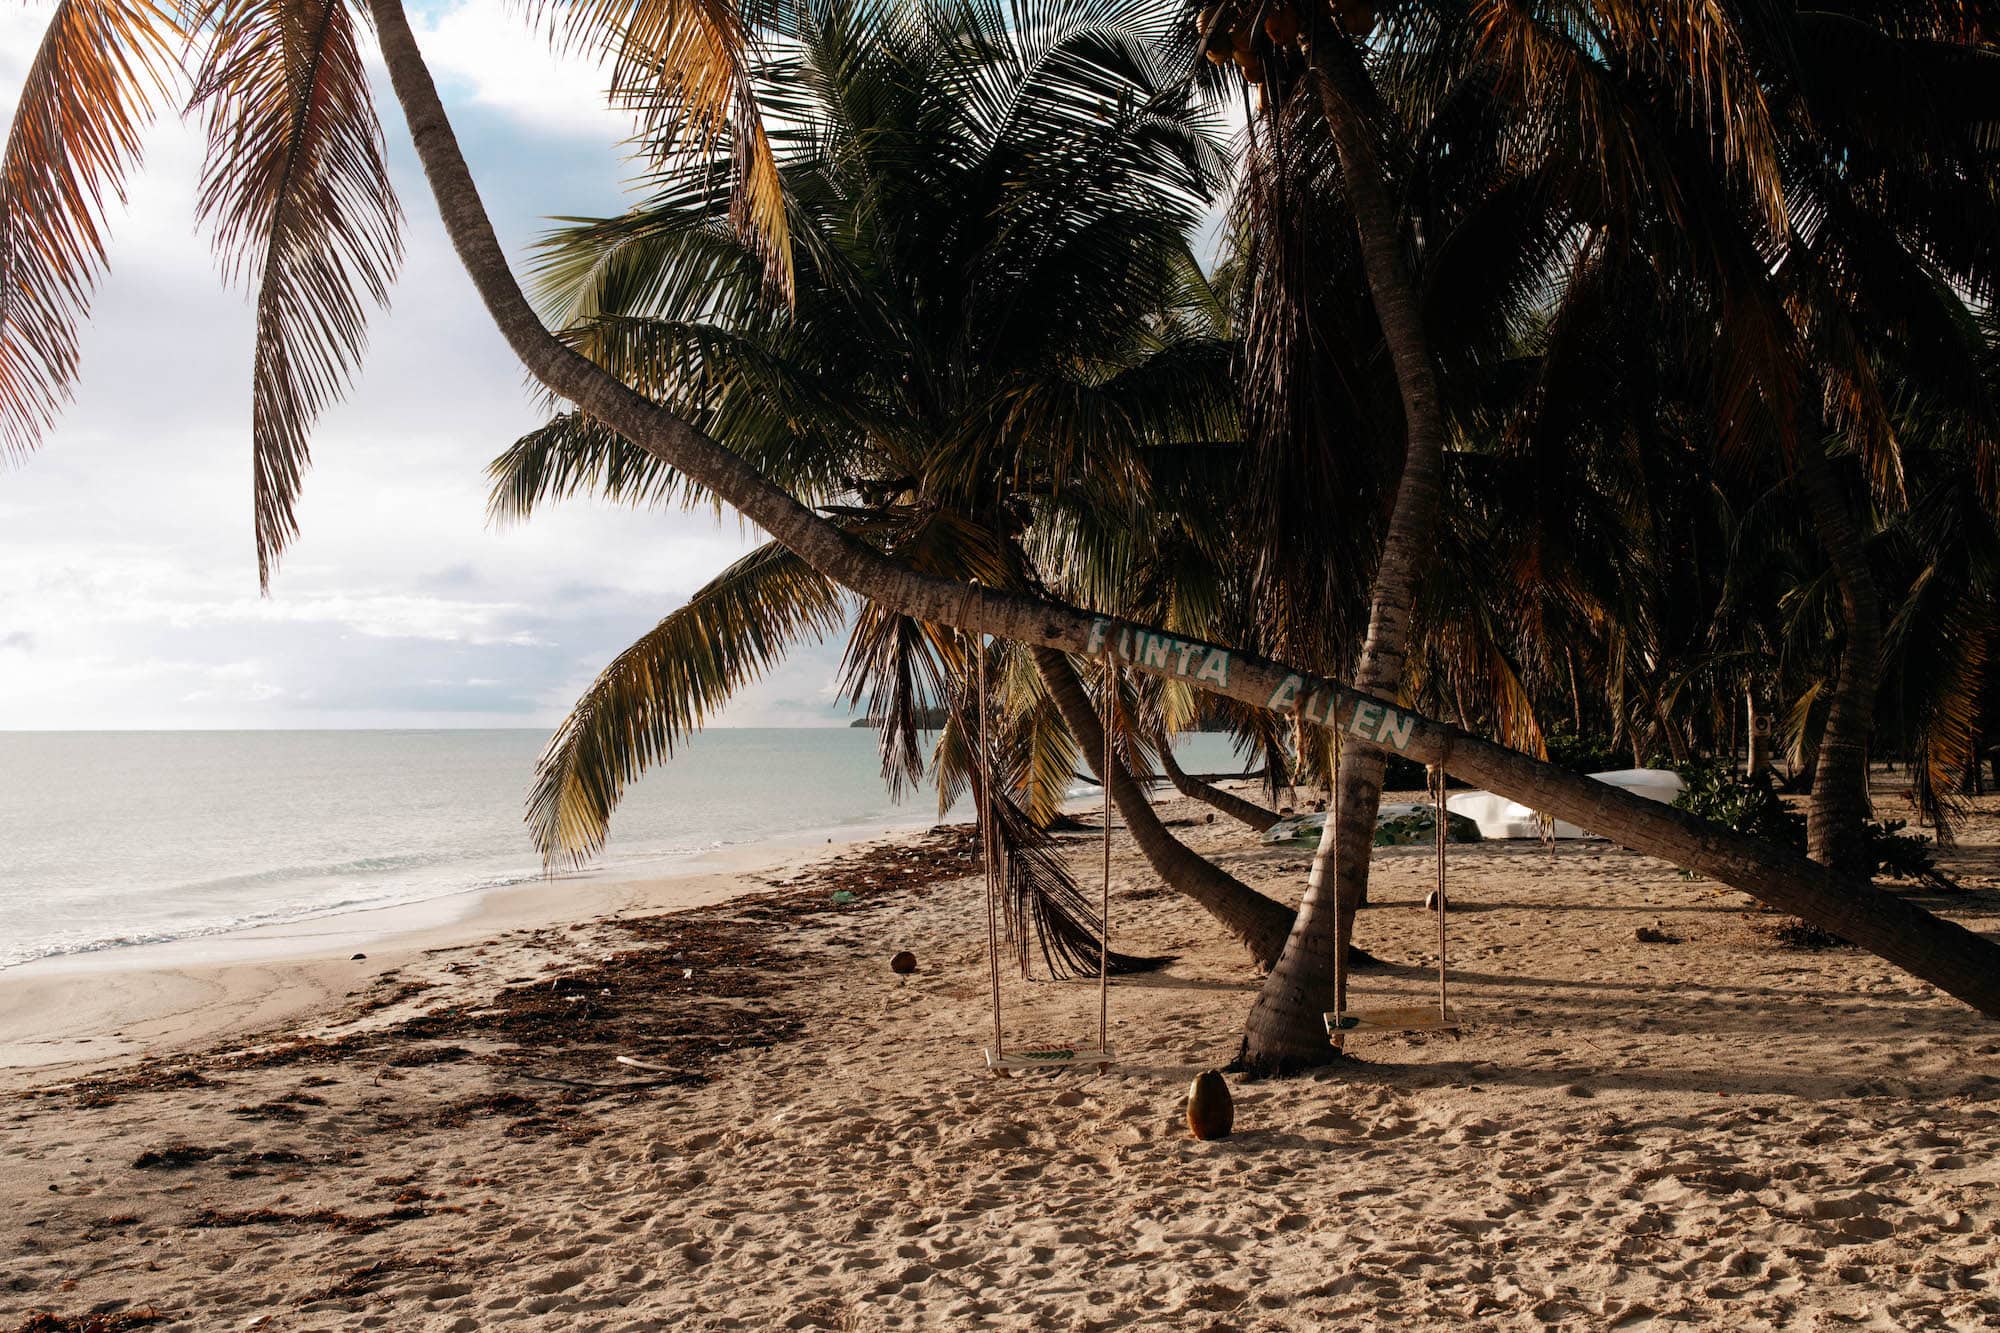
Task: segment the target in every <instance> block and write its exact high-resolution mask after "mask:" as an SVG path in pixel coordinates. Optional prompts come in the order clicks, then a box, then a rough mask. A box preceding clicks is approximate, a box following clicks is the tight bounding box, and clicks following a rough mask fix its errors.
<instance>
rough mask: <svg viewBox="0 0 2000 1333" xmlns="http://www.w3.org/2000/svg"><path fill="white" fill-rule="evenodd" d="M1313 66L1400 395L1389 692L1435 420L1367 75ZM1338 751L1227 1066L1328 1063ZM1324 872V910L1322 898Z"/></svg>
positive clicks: (1349, 773) (1425, 549)
mask: <svg viewBox="0 0 2000 1333" xmlns="http://www.w3.org/2000/svg"><path fill="white" fill-rule="evenodd" d="M1315 65H1316V67H1317V68H1318V69H1319V70H1320V72H1321V74H1322V75H1323V77H1322V79H1321V81H1320V91H1321V97H1320V102H1321V105H1322V107H1323V108H1324V109H1325V113H1326V120H1327V127H1328V129H1329V130H1330V131H1331V132H1332V135H1333V142H1334V148H1335V151H1336V152H1337V153H1338V155H1339V157H1340V170H1341V177H1342V179H1343V180H1344V181H1345V182H1346V185H1347V196H1348V202H1349V205H1350V206H1351V207H1352V208H1353V210H1354V227H1355V231H1356V234H1357V235H1358V236H1359V238H1360V242H1361V261H1362V268H1363V270H1364V271H1365V272H1366V274H1367V278H1368V292H1369V296H1370V299H1371V300H1372V301H1373V303H1374V307H1375V318H1376V321H1377V322H1378V323H1379V324H1380V325H1381V328H1382V338H1383V341H1384V342H1385V343H1387V344H1388V348H1389V357H1390V360H1391V361H1392V362H1393V363H1394V365H1395V369H1396V385H1397V389H1398V391H1399V392H1400V394H1401V396H1402V401H1403V425H1404V430H1405V432H1406V442H1405V446H1404V457H1403V473H1402V478H1401V480H1400V482H1399V483H1398V484H1397V487H1396V506H1395V508H1394V509H1393V510H1392V511H1391V512H1390V515H1389V529H1388V532H1387V534H1386V535H1385V536H1384V538H1383V542H1382V557H1381V561H1380V563H1378V564H1377V565H1376V567H1375V582H1374V586H1373V587H1372V588H1371V589H1370V593H1369V606H1368V633H1367V637H1366V638H1365V639H1364V640H1363V641H1362V645H1361V658H1360V662H1359V664H1358V666H1357V668H1356V671H1355V680H1354V683H1355V686H1356V688H1358V689H1361V690H1364V691H1366V692H1367V693H1370V694H1375V695H1381V696H1386V697H1390V698H1393V697H1395V696H1396V695H1397V694H1398V693H1399V692H1400V690H1401V687H1402V681H1403V665H1404V659H1405V657H1406V655H1407V653H1408V651H1409V639H1410V612H1411V609H1412V608H1413V607H1414V606H1415V605H1416V598H1417V588H1418V585H1419V583H1420V582H1421V581H1422V578H1423V575H1424V572H1425V570H1426V569H1427V568H1428V567H1429V563H1430V560H1431V556H1432V550H1433V547H1434V546H1435V539H1436V535H1437V515H1438V508H1439V504H1440V499H1441V492H1442V486H1443V473H1444V441H1445V429H1446V427H1445V419H1444V411H1443V407H1442V405H1441V403H1440V401H1439V397H1438V387H1437V375H1436V371H1435V369H1434V368H1433V366H1432V363H1431V355H1430V342H1429V339H1428V337H1427V336H1426V334H1425V331H1424V323H1423V314H1422V312H1421V311H1420V310H1419V309H1418V305H1417V294H1416V286H1415V284H1414V283H1413V282H1412V281H1411V280H1410V274H1409V270H1408V268H1407V267H1406V266H1405V264H1404V263H1403V252H1402V228H1401V226H1400V225H1399V223H1398V221H1397V217H1398V214H1397V209H1396V204H1395V200H1394V199H1393V198H1392V197H1391V195H1390V193H1389V185H1388V181H1387V179H1386V178H1385V176H1384V173H1383V170H1382V164H1381V160H1380V158H1379V156H1378V155H1377V153H1376V147H1375V136H1374V130H1373V123H1372V120H1371V118H1370V117H1369V115H1368V110H1367V103H1368V92H1369V89H1368V86H1367V72H1366V70H1365V69H1364V68H1363V66H1362V63H1361V57H1360V55H1359V53H1358V52H1356V51H1354V50H1353V49H1352V48H1350V47H1348V46H1346V45H1345V44H1344V43H1337V42H1336V43H1334V44H1333V45H1332V49H1330V50H1328V51H1326V52H1325V53H1324V54H1323V56H1321V57H1320V58H1317V59H1316V60H1315ZM1342 749H1343V753H1342V757H1341V762H1340V766H1339V773H1338V774H1337V775H1336V779H1335V782H1334V791H1333V806H1334V817H1333V818H1330V819H1328V820H1327V822H1326V829H1325V831H1324V832H1323V833H1322V834H1321V836H1320V843H1319V849H1318V851H1316V852H1315V853H1314V854H1313V867H1312V875H1311V877H1310V879H1309V880H1308V881H1307V885H1306V894H1305V898H1304V899H1303V900H1302V901H1301V902H1300V904H1299V919H1298V923H1297V924H1296V925H1295V926H1294V927H1293V928H1292V939H1291V941H1290V942H1289V943H1288V944H1287V945H1286V949H1285V956H1284V957H1283V958H1282V959H1280V960H1279V961H1278V965H1277V966H1276V967H1275V968H1273V969H1271V975H1270V976H1269V977H1268V978H1267V979H1266V980H1265V983H1264V988H1263V991H1262V992H1261V993H1260V994H1259V995H1258V997H1257V1003H1256V1005H1255V1007H1253V1008H1252V1009H1251V1011H1250V1018H1249V1021H1248V1022H1247V1023H1246V1024H1245V1025H1244V1040H1243V1053H1242V1056H1241V1064H1242V1065H1243V1067H1244V1068H1245V1069H1247V1070H1250V1071H1252V1072H1267V1073H1268V1072H1278V1071H1282V1070H1287V1069H1295V1068H1301V1067H1304V1066H1307V1065H1312V1064H1323V1063H1326V1062H1327V1061H1329V1060H1331V1059H1333V1058H1334V1051H1333V1049H1332V1047H1331V1046H1330V1045H1329V1044H1328V1043H1327V1040H1326V1029H1325V1027H1324V1026H1323V1025H1322V1022H1321V1019H1320V1015H1321V1014H1322V1013H1324V1012H1325V1011H1326V1010H1327V1009H1329V1008H1331V1007H1333V1005H1332V1002H1333V1000H1334V998H1335V997H1334V994H1333V959H1334V958H1335V957H1336V956H1337V951H1339V950H1343V949H1345V948H1347V946H1348V942H1349V940H1350V939H1351V937H1352V935H1353V931H1354V913H1355V911H1356V909H1358V908H1359V907H1360V906H1361V905H1362V904H1363V903H1364V902H1366V901H1367V896H1368V867H1369V860H1370V856H1371V855H1372V853H1373V850H1374V844H1375V817H1376V814H1377V812H1378V811H1379V810H1380V809H1381V804H1382V775H1383V771H1384V769H1385V767H1386V763H1385V760H1384V758H1383V754H1382V752H1381V750H1379V749H1377V748H1376V747H1375V746H1373V745H1372V744H1370V743H1369V742H1367V741H1365V740H1363V741H1361V742H1360V743H1358V744H1352V745H1347V746H1344V747H1342ZM1329 873H1331V875H1332V878H1333V893H1332V902H1331V903H1330V904H1329V903H1328V902H1327V901H1326V894H1325V888H1326V885H1327V881H1328V876H1329Z"/></svg>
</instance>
